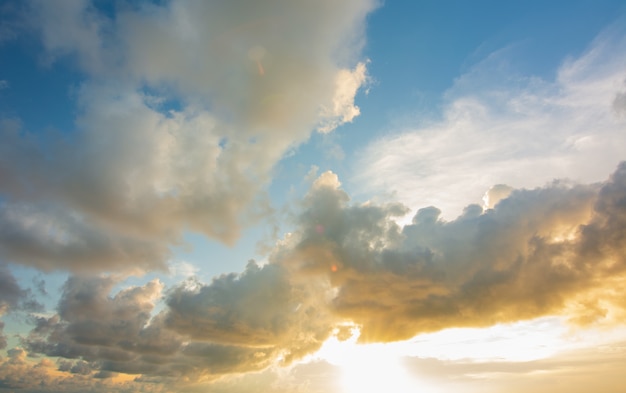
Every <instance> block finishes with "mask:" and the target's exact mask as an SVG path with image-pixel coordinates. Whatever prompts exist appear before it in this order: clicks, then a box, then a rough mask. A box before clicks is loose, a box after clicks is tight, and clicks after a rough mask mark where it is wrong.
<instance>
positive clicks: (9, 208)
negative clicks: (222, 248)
mask: <svg viewBox="0 0 626 393" xmlns="http://www.w3.org/2000/svg"><path fill="white" fill-rule="evenodd" d="M374 6H375V4H374V2H372V1H369V0H351V1H346V2H341V3H337V2H332V1H322V2H315V4H311V5H309V6H307V7H302V6H301V5H300V4H297V5H296V4H291V3H284V2H281V1H272V2H265V3H264V4H263V5H262V6H261V5H257V6H251V5H250V4H248V3H246V4H245V5H244V4H238V3H237V2H233V3H229V4H228V5H224V4H222V5H218V4H213V3H205V2H166V3H164V4H153V3H151V2H144V3H139V4H137V5H136V6H133V7H126V6H122V5H120V6H119V7H114V8H113V9H112V10H107V11H106V12H105V10H102V9H100V8H99V4H98V3H97V2H95V3H94V2H90V1H74V2H67V3H64V4H63V5H62V6H59V7H56V6H53V5H51V4H49V3H48V2H45V1H35V0H34V1H32V2H31V3H30V8H31V10H30V11H32V12H30V13H26V14H25V16H24V17H25V18H26V19H28V20H29V22H30V26H31V28H32V30H33V31H35V32H36V33H37V34H38V37H40V38H41V42H42V44H43V47H44V49H45V53H46V54H47V56H48V60H49V61H50V62H55V61H58V62H59V64H60V65H64V64H68V63H63V62H60V60H63V59H69V65H70V66H75V67H76V68H77V69H78V70H79V71H80V72H81V73H82V75H83V78H84V79H83V81H82V82H81V83H79V85H78V86H77V87H76V88H75V89H74V91H75V96H74V98H75V99H76V103H77V109H78V111H77V117H76V119H75V125H76V128H75V129H74V130H64V131H63V132H61V133H57V134H54V133H44V132H40V131H39V130H34V132H32V130H24V129H23V128H22V127H21V125H20V123H19V121H15V120H10V119H5V120H3V122H2V124H1V125H0V141H1V142H2V143H0V145H1V146H5V147H6V148H4V149H2V151H1V152H0V153H2V154H1V155H2V158H1V159H0V173H2V177H1V179H2V180H0V193H1V194H2V196H3V198H2V204H1V206H0V210H1V211H2V215H1V218H0V219H1V220H2V224H3V225H2V226H3V227H5V228H6V227H14V228H15V229H14V230H10V231H5V233H3V236H1V237H0V253H1V254H2V257H3V258H4V259H5V260H8V261H11V262H15V263H23V264H28V265H31V266H35V267H37V268H40V269H44V270H52V269H68V270H72V271H80V270H83V271H96V272H98V271H111V270H120V269H124V268H125V267H130V268H131V269H134V270H148V269H165V265H166V260H167V259H168V257H169V253H168V249H167V246H168V245H174V244H178V243H179V242H180V241H181V236H182V233H183V232H184V231H187V230H190V231H194V232H199V233H202V234H204V235H206V236H209V237H212V238H215V239H218V240H220V241H223V242H225V243H228V244H233V243H234V242H235V240H236V239H237V237H238V236H239V230H240V228H241V227H242V226H244V225H247V224H249V223H251V222H253V221H255V220H257V219H258V218H259V217H261V216H263V215H266V214H267V213H268V211H269V210H270V208H269V204H268V201H267V196H266V195H265V194H264V188H265V187H266V186H267V185H268V184H269V183H270V180H271V172H272V169H273V167H274V165H275V164H276V162H278V161H279V160H280V159H281V158H282V157H283V156H284V154H285V153H286V152H287V151H288V150H289V149H291V148H293V147H294V146H296V145H298V144H300V143H302V142H303V141H305V140H306V139H307V138H308V137H309V135H310V133H311V132H312V131H313V130H315V129H316V127H318V125H319V124H325V127H326V131H329V130H330V128H334V127H336V126H338V125H340V124H341V123H343V122H348V121H352V119H353V118H354V117H355V116H356V115H357V114H358V110H357V109H356V107H355V106H354V96H355V94H356V93H357V91H358V89H359V87H360V86H361V85H362V84H363V83H365V75H366V74H365V73H366V70H365V65H364V63H362V62H359V59H358V57H359V52H360V49H361V47H362V45H363V34H364V32H363V29H364V20H365V16H366V15H367V13H368V12H369V11H371V10H372V9H373V8H374ZM259 70H262V72H260V71H259ZM322 108H333V109H332V110H330V112H328V111H326V112H324V111H323V110H322ZM9 147H10V148H9ZM0 149H1V148H0ZM37 228H41V229H37ZM14 239H15V240H17V241H16V242H13V240H14ZM131 261H136V262H134V263H130V262H131Z"/></svg>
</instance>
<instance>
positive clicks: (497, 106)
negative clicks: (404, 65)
mask: <svg viewBox="0 0 626 393" xmlns="http://www.w3.org/2000/svg"><path fill="white" fill-rule="evenodd" d="M508 50H509V49H505V50H501V51H499V52H496V53H493V54H492V55H491V56H489V57H488V58H487V59H485V60H484V61H483V62H481V63H479V64H478V65H476V66H475V67H474V68H473V69H472V70H471V71H470V72H469V73H467V74H465V75H463V76H461V77H460V78H459V79H457V80H456V81H455V84H454V86H453V87H452V88H451V89H450V90H449V91H448V92H447V93H446V100H447V104H446V105H445V107H444V111H443V118H442V119H441V120H436V121H432V122H430V124H428V125H426V126H421V127H417V128H413V127H411V126H409V127H407V129H405V130H402V131H401V132H399V133H397V134H395V135H392V136H388V137H384V138H382V139H380V140H377V141H375V142H373V143H371V144H370V145H369V146H368V147H367V148H366V149H365V151H363V152H362V156H361V158H360V162H359V165H358V166H357V168H358V171H359V173H358V174H357V175H356V179H357V181H358V183H359V184H360V185H361V187H362V190H363V191H367V192H373V193H379V192H388V193H395V194H396V196H397V197H398V198H399V199H400V200H401V201H403V202H404V203H407V204H408V205H409V206H412V207H415V208H419V207H424V206H428V205H435V206H438V207H439V208H441V209H442V210H443V215H444V217H446V218H452V217H455V216H456V215H458V214H459V213H460V212H461V209H462V208H463V207H464V206H465V205H466V204H468V203H478V202H480V198H481V196H482V195H483V193H484V192H485V191H486V190H487V189H489V187H491V186H492V185H494V184H498V183H504V184H508V185H510V186H513V187H514V188H519V187H536V186H541V185H543V184H545V183H547V182H549V181H551V180H553V179H555V178H571V179H574V180H576V181H584V182H590V181H599V180H601V179H603V178H604V176H605V174H606V173H607V172H609V171H610V170H611V168H613V167H614V166H615V165H616V164H617V163H618V162H619V161H620V160H622V159H624V152H625V151H626V134H625V133H624V129H625V127H626V118H625V117H624V116H621V115H620V113H622V112H623V111H622V107H623V105H621V104H622V101H623V99H622V97H623V95H624V94H625V93H624V92H625V91H626V84H625V81H626V69H625V68H624V66H623V65H624V61H626V34H625V33H624V31H623V29H620V28H612V29H609V30H607V31H606V32H604V33H603V34H601V35H600V36H599V37H598V38H597V39H596V40H595V41H594V42H593V43H592V44H591V46H590V48H589V49H588V50H587V51H586V52H585V53H584V54H583V55H582V56H580V57H579V58H576V59H570V60H567V61H566V62H564V63H563V65H562V66H561V67H560V69H559V71H558V73H557V77H556V79H555V80H552V81H547V80H542V79H540V78H537V77H533V76H522V75H519V74H516V73H515V72H514V70H513V67H511V66H510V65H508V64H507V62H506V59H507V53H508Z"/></svg>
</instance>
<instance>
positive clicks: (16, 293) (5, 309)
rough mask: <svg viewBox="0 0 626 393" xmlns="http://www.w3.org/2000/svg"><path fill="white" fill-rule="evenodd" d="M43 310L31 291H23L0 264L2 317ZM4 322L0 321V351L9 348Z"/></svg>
mask: <svg viewBox="0 0 626 393" xmlns="http://www.w3.org/2000/svg"><path fill="white" fill-rule="evenodd" d="M41 308H42V306H41V304H39V303H38V302H37V301H36V300H35V299H34V297H33V296H32V293H31V291H30V290H29V289H22V288H21V287H20V285H19V284H18V283H17V280H16V279H15V277H14V276H13V274H12V273H11V271H10V270H9V269H8V268H7V266H6V265H2V264H0V317H3V316H4V315H6V314H7V313H9V312H12V311H39V310H40V309H41ZM3 330H4V322H2V321H0V349H4V348H6V346H7V339H6V336H4V334H3Z"/></svg>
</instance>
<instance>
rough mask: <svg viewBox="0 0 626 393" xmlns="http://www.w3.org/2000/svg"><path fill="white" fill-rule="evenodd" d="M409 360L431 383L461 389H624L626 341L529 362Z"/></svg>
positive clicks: (420, 376) (412, 369)
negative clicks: (622, 387)
mask: <svg viewBox="0 0 626 393" xmlns="http://www.w3.org/2000/svg"><path fill="white" fill-rule="evenodd" d="M403 363H404V365H405V366H406V367H407V369H408V370H410V372H411V373H412V374H414V375H415V376H416V377H417V378H418V379H419V380H420V381H423V382H424V383H425V384H433V385H436V386H438V387H440V388H442V389H445V390H454V391H456V392H501V391H503V390H506V391H510V392H525V391H528V390H534V391H551V392H581V393H582V392H587V391H589V390H590V389H598V388H600V389H602V391H607V392H615V393H617V392H619V391H620V388H621V387H619V386H618V385H619V382H618V381H619V380H620V379H621V370H622V369H623V367H624V365H625V364H624V343H623V342H620V343H614V344H613V345H612V346H611V347H610V348H609V347H598V348H591V349H582V350H575V351H569V352H565V353H560V354H558V355H556V356H552V357H549V358H546V359H540V360H534V361H528V362H498V361H493V362H475V361H474V362H467V361H464V360H458V361H441V360H437V359H432V358H418V357H407V358H405V359H404V362H403Z"/></svg>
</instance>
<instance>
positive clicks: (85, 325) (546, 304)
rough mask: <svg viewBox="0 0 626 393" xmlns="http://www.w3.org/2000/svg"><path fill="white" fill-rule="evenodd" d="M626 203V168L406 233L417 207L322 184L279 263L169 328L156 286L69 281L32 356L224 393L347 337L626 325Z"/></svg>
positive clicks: (206, 292)
mask: <svg viewBox="0 0 626 393" xmlns="http://www.w3.org/2000/svg"><path fill="white" fill-rule="evenodd" d="M507 191H510V190H507ZM624 200H626V163H625V164H621V165H620V166H619V167H618V168H617V170H616V171H615V172H614V173H613V175H612V176H611V177H610V178H609V179H608V180H607V181H605V182H602V183H593V184H589V185H583V184H576V183H572V182H568V181H554V182H552V183H549V184H547V185H546V186H544V187H541V188H535V189H517V190H512V191H511V192H510V195H508V196H507V197H504V198H503V199H501V200H500V201H499V202H498V203H497V204H496V205H495V206H494V207H493V208H490V209H487V210H483V208H482V207H481V206H479V205H470V206H467V207H466V209H465V210H464V213H463V214H462V215H461V216H460V217H458V218H457V219H455V220H452V221H445V220H443V219H442V218H441V212H440V210H439V209H437V208H435V207H429V208H424V209H421V210H419V211H418V213H417V214H416V215H415V217H414V218H413V220H412V222H411V223H410V224H407V225H404V226H401V225H399V224H398V223H397V219H398V217H401V216H403V215H404V214H405V213H406V212H407V210H408V208H407V207H405V206H403V205H400V204H395V203H389V204H382V205H381V204H373V203H366V204H357V205H355V204H351V203H350V198H349V196H348V194H347V193H346V192H345V191H344V190H342V189H341V186H340V182H339V180H338V178H337V176H336V175H335V174H333V173H332V172H325V173H323V174H322V175H320V177H319V178H318V179H317V180H316V181H315V182H314V183H313V185H312V187H311V190H310V192H309V193H308V194H307V196H306V197H305V198H304V199H303V202H302V203H303V205H302V211H301V213H300V214H299V216H298V219H297V226H296V228H295V230H294V231H293V232H292V233H290V234H289V235H288V236H286V237H285V238H284V239H283V240H281V241H280V242H278V243H277V244H276V246H275V248H274V250H273V251H272V253H271V254H270V256H269V258H268V263H266V264H264V265H262V266H259V265H257V264H256V263H255V262H254V261H251V262H250V263H249V264H248V266H247V267H246V269H245V271H244V272H242V273H241V274H227V275H222V276H219V277H216V278H214V279H213V281H212V282H210V283H202V282H199V281H197V280H196V279H194V278H190V279H188V280H186V281H184V282H182V283H180V284H179V285H176V286H174V287H172V288H171V289H169V290H168V291H167V292H166V293H165V297H164V303H165V304H164V307H163V308H162V310H161V311H159V312H158V313H156V314H155V313H154V312H153V311H154V310H155V307H156V306H157V304H158V301H159V299H161V298H162V296H163V294H162V289H163V285H162V284H161V283H160V282H159V281H152V282H150V283H147V284H145V285H144V286H139V287H131V288H127V289H124V290H122V291H119V292H118V293H117V294H115V295H111V292H112V290H113V287H114V285H116V283H117V282H118V280H117V279H115V278H112V277H96V278H93V277H92V278H89V277H72V278H70V279H69V280H68V281H67V283H66V284H65V286H64V292H63V296H62V297H61V300H60V302H59V305H58V308H57V311H58V313H57V314H56V315H54V316H52V317H49V318H39V319H38V320H37V323H36V327H35V329H33V331H32V332H31V333H30V335H29V336H28V337H26V338H25V340H24V345H25V346H26V348H27V349H28V350H29V351H31V352H33V353H42V354H46V355H48V356H59V357H63V358H68V359H75V360H83V361H85V362H88V364H89V367H91V370H92V372H91V374H90V375H95V372H96V371H98V372H105V373H106V372H120V373H128V374H142V375H144V377H150V378H153V377H154V378H156V377H159V378H161V377H164V378H169V379H170V381H206V380H208V381H212V380H215V379H216V378H218V377H221V376H225V375H235V374H239V373H244V372H251V371H259V370H263V369H266V368H268V367H270V366H272V365H277V364H289V363H291V362H292V361H293V360H295V359H300V358H302V357H303V356H305V355H307V354H311V353H313V352H315V351H316V350H318V349H319V348H320V346H321V344H322V343H323V342H324V341H325V340H326V339H328V338H329V337H330V336H331V335H332V334H333V331H336V328H338V327H340V326H345V325H346V324H353V325H356V326H358V327H359V328H360V340H361V341H363V342H374V341H376V342H388V341H396V340H404V339H408V338H411V337H413V336H415V335H417V334H419V333H424V332H431V331H437V330H441V329H446V328H450V327H469V326H474V327H481V326H491V325H494V324H497V323H504V322H513V321H521V320H528V319H533V318H536V317H540V316H545V315H561V316H563V317H564V318H567V319H569V321H570V322H571V323H574V324H584V325H589V324H594V325H598V326H601V325H606V324H614V323H622V322H623V321H624V318H626V303H624V300H623V299H624V298H625V295H626V294H625V293H624V290H623V288H625V286H624V283H625V282H626V264H625V263H624V261H626V256H625V255H624V251H623V247H622V245H623V244H624V241H625V240H626V239H624V236H626V229H625V228H626V219H625V217H626V213H625V211H624V209H625V206H624V203H623V201H624ZM159 308H160V309H161V307H159ZM83 366H85V365H84V364H82V363H81V364H80V366H78V365H76V371H79V370H84V372H85V373H87V369H86V368H84V367H83ZM72 367H74V366H72ZM71 369H72V368H71V367H70V368H69V369H68V370H69V371H71Z"/></svg>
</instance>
